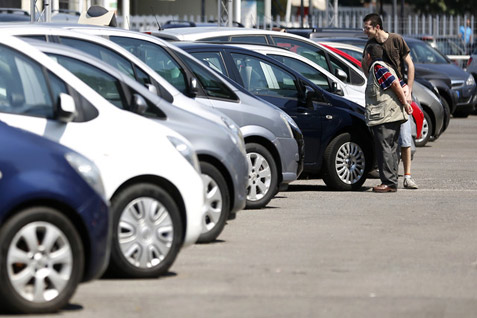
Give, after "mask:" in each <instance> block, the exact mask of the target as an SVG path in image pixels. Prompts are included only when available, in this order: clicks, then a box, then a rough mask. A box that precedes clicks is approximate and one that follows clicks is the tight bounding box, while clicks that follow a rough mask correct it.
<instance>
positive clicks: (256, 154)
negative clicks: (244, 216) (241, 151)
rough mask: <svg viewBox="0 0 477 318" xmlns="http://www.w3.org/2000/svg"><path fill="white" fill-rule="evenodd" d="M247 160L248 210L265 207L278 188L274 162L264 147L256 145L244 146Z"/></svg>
mask: <svg viewBox="0 0 477 318" xmlns="http://www.w3.org/2000/svg"><path fill="white" fill-rule="evenodd" d="M246 150H247V160H248V185H247V204H246V208H248V209H260V208H263V207H265V206H266V205H267V204H268V202H270V200H271V199H272V198H273V196H274V195H275V193H276V191H277V187H278V175H277V167H276V164H275V160H274V159H273V157H272V155H271V154H270V152H269V151H268V150H267V148H265V147H264V146H262V145H260V144H257V143H249V144H246Z"/></svg>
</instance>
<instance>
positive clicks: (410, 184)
mask: <svg viewBox="0 0 477 318" xmlns="http://www.w3.org/2000/svg"><path fill="white" fill-rule="evenodd" d="M402 185H403V186H404V188H406V189H419V187H418V186H417V183H416V181H414V179H413V178H411V176H404V181H403V183H402Z"/></svg>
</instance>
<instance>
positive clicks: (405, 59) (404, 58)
mask: <svg viewBox="0 0 477 318" xmlns="http://www.w3.org/2000/svg"><path fill="white" fill-rule="evenodd" d="M363 31H364V33H365V34H366V35H367V36H368V42H367V43H366V46H368V45H369V44H379V45H381V46H382V47H383V61H384V62H386V63H387V64H388V65H389V66H390V67H391V68H392V69H393V70H394V72H395V73H396V75H397V77H398V79H399V80H400V81H402V83H403V84H407V85H403V90H404V93H405V95H406V100H407V102H408V103H409V104H410V103H411V102H412V85H413V84H414V63H413V62H412V59H411V56H410V55H409V52H411V50H410V49H409V47H408V45H407V43H406V41H404V39H403V38H402V36H401V35H399V34H396V33H388V32H386V31H384V30H383V21H382V19H381V17H380V16H379V14H377V13H370V14H368V15H367V16H365V17H364V19H363ZM365 51H366V47H365ZM404 64H407V83H406V82H405V81H404V76H403V75H404V70H405V68H404ZM362 65H363V71H364V72H365V73H367V72H368V68H369V65H367V64H366V61H364V59H363V64H362ZM399 141H400V146H401V148H400V149H401V159H402V163H403V168H404V180H403V186H404V188H406V189H417V188H418V186H417V183H416V181H415V180H414V179H413V178H412V175H411V147H412V143H413V139H412V130H411V122H410V121H407V122H405V123H404V124H403V126H402V127H401V129H400V138H399Z"/></svg>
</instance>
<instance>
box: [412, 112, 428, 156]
mask: <svg viewBox="0 0 477 318" xmlns="http://www.w3.org/2000/svg"><path fill="white" fill-rule="evenodd" d="M423 113H424V120H423V122H422V133H421V138H419V139H416V140H415V144H416V147H424V146H425V145H426V144H427V142H428V141H429V138H430V137H431V133H432V121H431V118H430V117H429V115H428V114H427V112H426V111H425V110H424V111H423Z"/></svg>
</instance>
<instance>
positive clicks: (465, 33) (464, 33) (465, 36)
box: [459, 19, 472, 54]
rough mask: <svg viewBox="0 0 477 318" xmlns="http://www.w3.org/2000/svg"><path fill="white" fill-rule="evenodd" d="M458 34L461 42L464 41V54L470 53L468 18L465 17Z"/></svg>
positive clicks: (470, 31)
mask: <svg viewBox="0 0 477 318" xmlns="http://www.w3.org/2000/svg"><path fill="white" fill-rule="evenodd" d="M459 34H460V38H461V39H462V42H463V43H464V48H465V54H471V53H472V52H470V47H471V45H472V43H471V38H472V28H471V27H470V19H467V21H466V24H465V26H464V25H461V26H460V28H459Z"/></svg>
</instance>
